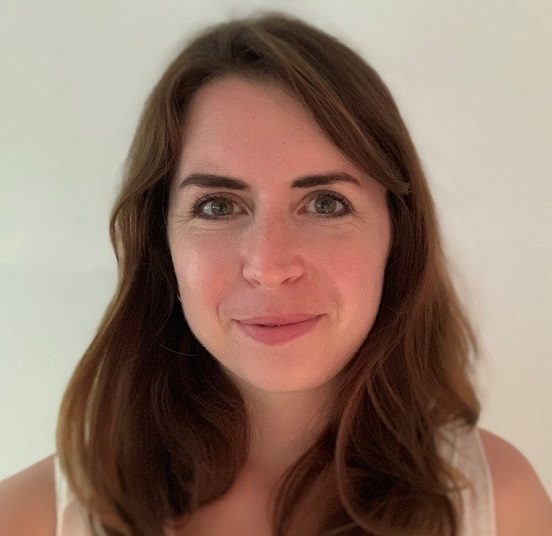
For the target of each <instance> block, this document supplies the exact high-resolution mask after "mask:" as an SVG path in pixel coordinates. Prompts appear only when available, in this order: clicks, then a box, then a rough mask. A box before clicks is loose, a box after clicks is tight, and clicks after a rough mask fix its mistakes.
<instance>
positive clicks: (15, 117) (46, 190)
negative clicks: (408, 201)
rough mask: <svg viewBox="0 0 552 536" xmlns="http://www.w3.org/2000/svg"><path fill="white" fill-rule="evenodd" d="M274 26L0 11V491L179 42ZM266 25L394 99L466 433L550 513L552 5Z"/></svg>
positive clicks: (167, 6) (160, 9)
mask: <svg viewBox="0 0 552 536" xmlns="http://www.w3.org/2000/svg"><path fill="white" fill-rule="evenodd" d="M296 4H300V5H301V7H300V8H297V7H293V6H295V5H296ZM337 5H339V6H340V7H339V9H336V7H335V6H337ZM273 6H274V3H273V2H270V1H269V0H266V1H261V0H259V1H250V2H246V1H243V2H238V1H232V0H218V1H217V0H210V1H207V0H193V1H190V0H188V1H180V2H171V3H169V2H142V1H134V2H130V1H119V2H109V1H103V2H84V1H81V2H69V1H64V2H61V1H57V0H56V1H54V0H50V1H34V2H25V1H16V0H13V1H6V0H4V2H2V7H1V9H0V60H1V61H0V65H1V66H2V76H1V78H0V124H1V129H0V181H1V195H0V251H1V254H0V303H2V307H1V312H0V315H1V319H0V367H1V368H0V370H1V374H0V422H1V426H2V434H0V478H1V477H3V476H6V475H8V474H10V473H12V472H14V471H16V470H18V469H20V468H22V467H24V466H26V465H28V464H30V463H31V462H33V461H34V460H36V459H38V458H40V457H42V456H45V455H47V454H48V453H50V452H51V451H52V450H53V448H54V436H53V434H54V427H55V419H56V411H57V407H58V404H59V400H60V396H61V393H62V390H63V387H64V385H65V383H66V382H67V379H68V377H69V374H70V372H71V370H72V369H73V367H74V366H75V363H76V362H77V360H78V358H79V356H80V354H81V353H82V352H83V350H84V349H85V347H86V345H87V343H88V342H89V341H90V339H91V337H92V335H93V334H94V331H95V328H96V326H97V324H98V321H99V319H100V316H101V314H102V311H103V309H104V307H105V306H106V304H107V301H108V300H109V297H110V294H111V292H112V291H113V287H114V280H115V266H114V258H113V255H112V253H111V250H110V245H109V242H108V236H107V219H108V215H109V210H110V207H111V203H112V201H113V199H114V195H115V192H116V190H117V184H118V180H119V177H120V171H121V164H122V162H123V159H124V156H125V153H126V150H127V147H128V144H129V141H130V137H131V134H132V131H133V128H134V126H135V124H136V121H137V118H138V115H139V112H140V109H141V106H142V103H143V100H144V98H145V97H146V95H147V93H148V91H149V90H150V88H151V86H152V84H153V83H154V82H155V80H156V78H157V77H158V76H159V74H160V73H161V71H162V69H163V67H164V66H165V64H166V62H167V61H168V60H169V59H170V58H171V57H172V55H173V54H174V53H175V52H176V50H177V49H178V48H179V46H180V44H181V43H182V42H183V41H184V40H185V39H186V37H187V36H189V35H190V32H191V31H192V30H194V29H196V28H198V27H199V26H201V25H203V24H205V23H208V22H211V21H218V20H222V19H226V18H227V17H228V16H230V15H240V14H246V13H249V12H250V11H251V10H252V9H253V8H263V7H273ZM278 6H279V7H280V9H282V10H287V11H290V12H291V13H294V14H297V15H299V16H302V17H304V18H306V19H307V20H311V21H312V22H314V23H315V24H317V25H319V26H321V27H323V28H325V29H327V30H329V31H330V32H332V33H335V34H336V35H338V36H339V37H341V38H343V39H344V40H345V41H347V42H348V43H349V44H351V45H353V46H354V47H356V48H357V49H359V50H360V51H361V52H362V53H363V54H364V56H365V57H366V58H367V59H368V60H369V61H370V62H371V63H372V64H373V65H374V66H375V67H376V69H377V70H379V72H380V73H381V75H382V76H383V78H384V79H385V80H386V81H387V82H388V84H389V86H390V87H391V89H392V91H393V92H394V94H395V96H396V99H397V101H398V103H399V107H400V108H401V109H402V111H403V115H404V117H405V119H406V121H407V124H408V125H409V126H410V128H411V132H412V135H413V137H414V140H415V142H416V143H417V146H418V148H419V151H420V155H421V157H422V160H423V162H424V165H425V168H426V170H427V172H428V175H429V179H430V182H431V185H432V188H433V192H434V195H435V199H436V202H437V206H438V210H439V214H440V216H441V221H442V225H443V234H444V236H445V239H446V244H447V251H448V253H449V257H450V260H451V265H452V267H453V270H454V274H455V277H456V280H457V283H458V287H459V289H460V293H461V296H462V298H463V300H464V301H465V303H466V305H467V306H468V308H469V310H470V312H471V314H472V318H473V319H474V323H475V327H476V329H477V332H478V333H479V336H480V340H481V348H482V365H481V368H480V370H479V373H478V377H479V379H478V382H479V384H480V386H481V390H480V392H481V395H482V399H483V403H484V411H483V418H482V425H483V426H485V427H487V428H489V429H490V430H492V431H495V432H496V433H499V434H500V435H502V436H504V437H505V438H507V439H508V440H510V441H511V442H513V443H514V444H515V445H517V446H518V448H520V449H521V450H522V452H524V453H525V454H526V456H527V457H528V458H529V459H530V461H531V462H532V463H533V465H534V466H535V467H536V468H537V470H538V472H539V473H540V475H541V478H542V479H543V481H544V482H545V485H546V486H547V489H548V491H549V492H550V493H552V457H551V456H550V454H549V453H550V451H551V448H552V426H551V425H550V417H551V416H552V380H551V378H552V356H551V352H550V346H551V344H550V343H551V342H552V339H551V335H550V333H551V330H550V324H551V320H552V270H551V269H550V267H551V266H552V243H551V241H550V232H551V231H552V219H551V214H552V210H551V208H552V172H551V170H552V150H551V149H550V147H551V146H552V105H551V100H550V92H551V89H552V69H550V58H552V38H551V36H552V4H551V3H550V2H548V1H546V0H543V1H541V2H538V1H528V2H517V1H513V0H509V1H505V0H502V1H496V0H494V1H491V0H488V1H485V2H480V1H479V0H466V1H463V2H452V1H451V2H447V1H445V2H443V1H419V2H411V1H408V0H403V1H366V0H358V1H349V2H335V0H332V1H327V2H326V1H322V0H318V1H314V0H313V1H305V0H303V1H302V2H300V3H299V2H295V1H280V2H278Z"/></svg>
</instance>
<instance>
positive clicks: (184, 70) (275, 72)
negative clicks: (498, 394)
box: [57, 15, 479, 536]
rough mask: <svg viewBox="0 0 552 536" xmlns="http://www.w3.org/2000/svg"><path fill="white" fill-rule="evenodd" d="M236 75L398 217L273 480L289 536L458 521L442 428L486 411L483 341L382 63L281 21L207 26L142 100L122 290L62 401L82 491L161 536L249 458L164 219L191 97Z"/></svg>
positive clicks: (92, 502) (110, 516) (237, 409)
mask: <svg viewBox="0 0 552 536" xmlns="http://www.w3.org/2000/svg"><path fill="white" fill-rule="evenodd" d="M227 74H237V75H241V76H244V77H248V78H253V79H255V80H261V81H262V80H270V81H272V82H276V83H278V84H280V85H281V87H283V88H285V89H286V90H288V91H290V92H291V93H292V94H293V95H294V96H295V97H296V98H297V99H298V100H299V101H300V102H301V103H302V104H303V105H304V106H305V107H306V108H307V109H308V110H310V112H311V113H312V114H313V116H314V117H315V119H316V120H317V122H318V123H319V125H320V127H321V128H322V129H323V130H324V132H325V133H326V134H327V135H328V136H329V138H330V139H331V140H332V142H333V143H334V144H335V145H336V146H337V147H338V148H339V149H340V150H341V151H342V152H343V153H344V154H345V155H346V156H347V157H348V158H349V159H350V160H351V161H352V162H353V163H354V164H355V165H356V166H358V167H359V168H360V169H362V170H363V171H365V172H366V173H368V174H369V175H371V176H372V177H374V178H376V180H378V181H379V182H380V183H381V184H383V185H384V186H385V187H386V189H387V192H388V194H387V198H388V205H389V211H390V215H391V221H392V229H393V243H392V246H391V252H390V255H389V259H388V264H387V267H386V272H385V282H384V288H383V296H382V301H381V306H380V310H379V312H378V316H377V318H376V321H375V323H374V326H373V328H372V330H371V332H370V333H369V334H367V337H366V339H365V341H364V343H363V345H362V346H361V348H359V350H358V351H357V353H356V354H355V355H354V357H353V358H352V359H351V361H350V362H349V363H348V365H347V367H346V368H345V370H343V371H342V372H341V373H340V375H339V382H338V390H337V395H336V400H335V403H334V404H333V405H332V414H331V416H330V419H329V421H328V424H327V426H326V427H325V429H324V431H323V432H322V433H321V435H320V437H319V438H318V440H317V441H316V442H315V443H314V444H313V445H312V447H311V448H310V449H309V450H308V451H307V452H306V453H305V454H304V455H303V456H302V457H301V458H300V459H299V460H298V461H297V463H296V464H295V465H294V466H293V467H291V468H290V469H289V471H288V472H287V474H286V477H285V479H284V480H283V482H282V484H281V486H280V488H279V492H278V495H277V500H276V503H275V508H274V519H273V527H274V531H275V533H276V534H278V535H284V534H292V533H297V532H298V531H299V528H298V527H303V528H302V529H301V530H302V531H304V532H303V534H308V533H316V534H322V533H325V534H374V535H384V534H385V535H390V534H393V535H395V536H396V535H403V534H404V535H406V534H413V535H414V534H439V535H445V534H451V535H454V534H458V512H457V511H456V510H455V508H454V502H453V500H451V493H454V492H455V490H457V489H458V487H459V483H460V480H461V479H460V475H459V474H457V473H455V471H454V470H453V469H452V468H451V467H449V466H448V465H447V463H446V462H445V461H444V460H443V459H441V457H440V456H439V452H438V449H437V441H436V440H437V438H438V436H439V431H440V430H441V429H442V427H443V426H444V425H446V424H447V423H451V422H453V421H460V422H462V423H464V424H465V425H466V426H468V427H471V426H474V425H475V423H476V422H477V419H478V415H479V404H478V401H477V398H476V396H475V394H474V390H473V388H472V385H471V383H470V380H469V367H470V356H471V355H472V354H473V353H474V350H475V342H474V338H473V334H472V332H471V330H470V327H469V325H468V323H467V321H466V319H465V317H464V315H463V314H462V311H461V308H460V306H459V304H458V301H457V298H456V296H455V293H454V290H453V287H452V285H451V283H450V280H449V276H448V274H447V270H446V267H445V263H444V258H443V253H442V250H441V247H440V240H439V235H438V228H437V223H436V219H435V212H434V207H433V202H432V199H431V196H430V193H429V191H428V187H427V184H426V180H425V177H424V173H423V170H422V168H421V165H420V161H419V159H418V156H417V154H416V150H415V148H414V145H413V143H412V140H411V138H410V136H409V133H408V131H407V128H406V126H405V125H404V122H403V120H402V118H401V116H400V113H399V111H398V109H397V107H396V105H395V103H394V101H393V98H392V97H391V95H390V93H389V90H388V89H387V87H386V86H385V84H384V83H383V82H382V80H381V79H380V77H379V76H378V75H377V73H376V72H375V71H374V70H373V69H372V68H371V67H370V66H368V65H367V64H366V63H365V62H364V61H363V60H362V59H361V58H360V57H359V56H358V55H357V54H355V53H354V52H353V51H352V50H350V49H349V48H347V47H346V46H345V45H343V44H342V43H340V42H339V41H337V40H336V39H334V38H333V37H331V36H329V35H327V34H325V33H323V32H321V31H319V30H317V29H315V28H312V27H311V26H309V25H307V24H305V23H303V22H301V21H298V20H295V19H292V18H289V17H286V16H281V15H265V16H262V17H256V18H251V19H244V20H238V21H233V22H229V23H225V24H220V25H217V26H214V27H213V28H210V29H208V30H207V31H205V32H204V33H202V34H201V35H200V36H199V37H197V38H196V39H195V40H194V41H192V42H191V43H190V44H189V45H188V46H187V47H186V48H185V49H184V50H183V51H182V52H181V53H180V55H179V56H178V57H177V58H176V59H175V60H174V61H173V62H172V63H171V64H170V66H169V67H168V69H167V70H166V72H165V73H164V75H163V76H162V78H161V80H160V81H159V82H158V84H157V85H156V87H155V88H154V90H153V92H152V93H151V95H150V97H149V99H148V100H147V102H146V105H145V109H144V111H143V115H142V118H141V121H140V123H139V126H138V129H137V131H136V134H135V137H134V141H133V143H132V146H131V148H130V152H129V155H128V158H127V164H126V169H125V177H124V182H123V187H122V191H121V193H120V195H119V197H118V200H117V202H116V204H115V207H114V210H113V213H112V217H111V224H110V231H111V239H112V242H113V244H114V247H115V251H116V255H117V260H118V263H119V283H118V288H117V291H116V293H115V296H114V298H113V300H112V302H111V303H110V305H109V307H108V310H107V312H106V314H105V316H104V318H103V320H102V322H101V324H100V327H99V330H98V333H97V335H96V337H95V338H94V340H93V341H92V343H91V345H90V347H89V348H88V350H87V351H86V353H85V354H84V356H83V358H82V359H81V361H80V363H79V364H78V366H77V368H76V370H75V372H74V374H73V376H72V378H71V381H70V383H69V386H68V388H67V391H66V393H65V396H64V398H63V402H62V405H61V410H60V416H59V424H58V436H57V440H58V455H59V458H60V462H61V465H62V468H63V470H64V472H65V473H66V475H67V478H68V480H69V483H70V486H71V487H72V489H73V491H74V493H75V495H76V497H77V498H78V500H79V501H80V503H81V504H82V505H83V506H84V508H85V509H86V510H87V511H88V512H89V514H90V517H91V519H93V520H95V523H96V525H97V526H101V527H103V529H104V530H105V531H106V533H107V534H109V535H113V536H114V535H122V534H124V535H136V536H142V535H143V536H154V535H155V536H157V535H161V534H162V533H163V526H164V525H166V524H167V522H168V521H170V520H177V519H179V518H181V517H182V516H185V515H186V514H189V513H191V512H193V511H194V510H195V509H197V508H198V507H200V506H202V505H205V504H206V503H208V502H210V501H212V500H214V499H216V498H217V497H220V496H221V495H223V494H224V493H225V492H226V491H227V490H228V489H229V488H230V486H231V484H232V482H233V480H234V478H235V476H236V474H237V473H238V471H239V469H240V467H241V466H242V465H243V463H244V461H245V456H246V453H247V448H248V442H249V424H248V417H247V412H246V409H245V406H244V403H243V400H242V398H241V397H240V395H239V392H238V391H237V389H236V388H235V386H234V385H233V384H232V382H231V381H230V380H229V379H228V378H227V377H226V376H225V375H224V374H223V373H222V372H221V370H220V368H219V367H218V366H217V362H216V360H215V359H214V358H213V357H212V356H210V355H209V354H208V353H207V351H206V350H205V349H204V348H203V347H202V346H201V344H200V342H198V341H197V340H196V339H195V337H194V336H193V335H192V333H191V331H190V329H189V327H188V325H187V323H186V321H185V318H184V316H183V313H182V309H181V307H180V304H179V303H178V301H177V300H176V297H177V286H176V279H175V274H174V271H173V267H172V264H171V260H170V254H169V249H168V245H167V238H166V221H165V217H166V211H167V196H168V187H169V184H170V182H171V180H172V179H173V175H174V173H175V171H176V166H177V162H178V159H179V157H180V151H181V139H182V138H181V134H182V127H183V122H184V121H185V119H186V111H187V107H188V105H189V103H190V100H191V98H192V97H193V95H194V94H195V92H196V91H198V89H199V88H201V87H202V86H204V85H205V84H206V83H208V82H209V81H211V80H213V79H216V78H219V77H221V76H224V75H227ZM305 520H307V521H308V522H305ZM305 523H306V524H305ZM305 527H308V529H306V528H305ZM307 530H308V531H310V532H308V531H307Z"/></svg>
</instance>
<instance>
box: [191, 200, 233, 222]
mask: <svg viewBox="0 0 552 536" xmlns="http://www.w3.org/2000/svg"><path fill="white" fill-rule="evenodd" d="M238 212H239V207H238V205H237V204H236V203H235V202H234V201H232V200H231V199H228V198H226V197H222V196H220V195H212V194H211V195H208V196H204V197H202V198H201V199H198V200H197V202H196V203H195V205H194V206H193V208H192V215H193V216H194V217H197V218H203V219H206V220H216V219H224V218H227V217H229V216H232V215H233V214H236V213H238Z"/></svg>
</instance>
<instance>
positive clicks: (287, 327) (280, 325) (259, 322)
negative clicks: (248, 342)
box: [236, 315, 320, 346]
mask: <svg viewBox="0 0 552 536" xmlns="http://www.w3.org/2000/svg"><path fill="white" fill-rule="evenodd" d="M319 319H320V315H318V316H312V315H293V316H288V317H257V318H251V319H248V320H241V321H236V324H237V326H238V328H239V329H240V330H241V331H242V333H245V334H246V335H247V336H249V337H251V338H252V339H255V340H256V341H258V342H261V343H263V344H266V345H268V346H277V345H280V344H285V343H287V342H289V341H291V340H293V339H296V338H298V337H302V336H303V335H305V334H306V333H308V332H309V331H311V330H313V329H314V328H315V327H316V325H317V324H318V320H319Z"/></svg>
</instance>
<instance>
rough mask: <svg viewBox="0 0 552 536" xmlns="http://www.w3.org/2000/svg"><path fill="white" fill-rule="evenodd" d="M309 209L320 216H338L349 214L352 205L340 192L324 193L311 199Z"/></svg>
mask: <svg viewBox="0 0 552 536" xmlns="http://www.w3.org/2000/svg"><path fill="white" fill-rule="evenodd" d="M307 210H308V211H309V212H314V213H315V214H317V215H320V216H326V217H337V216H345V215H346V214H349V213H350V212H351V205H350V203H349V202H348V201H347V200H346V199H345V198H344V197H343V196H341V195H339V194H336V193H322V194H318V195H316V197H313V198H312V199H311V200H310V201H309V203H308V205H307Z"/></svg>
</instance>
